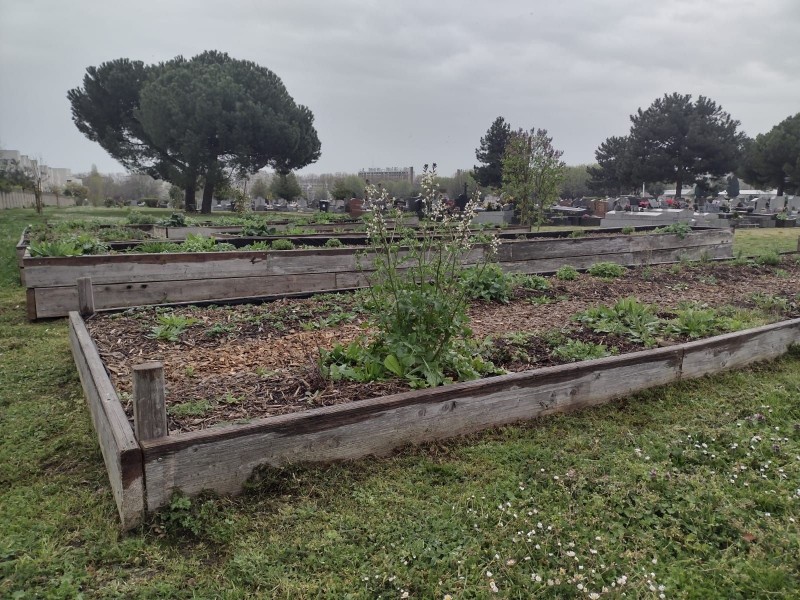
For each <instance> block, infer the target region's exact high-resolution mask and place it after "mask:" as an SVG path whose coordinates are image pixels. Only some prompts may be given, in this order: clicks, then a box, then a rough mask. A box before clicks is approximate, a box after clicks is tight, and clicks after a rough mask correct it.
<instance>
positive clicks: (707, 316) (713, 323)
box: [665, 304, 725, 339]
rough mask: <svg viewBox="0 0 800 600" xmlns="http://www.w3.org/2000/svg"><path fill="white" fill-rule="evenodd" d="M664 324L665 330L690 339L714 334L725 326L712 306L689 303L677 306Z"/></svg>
mask: <svg viewBox="0 0 800 600" xmlns="http://www.w3.org/2000/svg"><path fill="white" fill-rule="evenodd" d="M676 315H677V316H676V317H675V318H674V319H672V320H670V321H668V322H667V324H666V328H665V329H666V332H667V333H670V334H672V335H680V336H688V337H690V338H692V339H696V338H701V337H708V336H711V335H715V334H717V333H719V332H720V331H723V330H724V329H725V328H724V326H723V322H722V321H721V320H720V318H719V317H718V315H717V312H716V311H715V310H714V309H713V308H708V307H704V306H698V305H695V304H690V305H687V306H684V307H682V308H679V309H678V310H677V311H676Z"/></svg>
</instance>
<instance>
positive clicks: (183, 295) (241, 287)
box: [34, 273, 337, 319]
mask: <svg viewBox="0 0 800 600" xmlns="http://www.w3.org/2000/svg"><path fill="white" fill-rule="evenodd" d="M336 275H337V273H312V274H310V275H284V276H277V277H231V278H228V279H208V280H190V281H155V282H152V283H135V284H123V283H119V284H109V285H95V286H94V290H95V309H97V310H102V309H106V308H125V307H130V306H143V305H149V304H169V303H171V302H191V301H194V302H203V301H207V300H228V299H231V298H247V297H257V296H273V295H280V294H291V293H298V292H322V291H333V290H336V289H337V287H336ZM34 302H35V307H36V314H35V318H38V319H46V318H51V317H60V316H64V315H66V314H67V313H68V312H69V311H71V310H78V294H77V291H76V288H75V287H74V286H73V287H52V288H38V289H37V290H36V295H35V300H34Z"/></svg>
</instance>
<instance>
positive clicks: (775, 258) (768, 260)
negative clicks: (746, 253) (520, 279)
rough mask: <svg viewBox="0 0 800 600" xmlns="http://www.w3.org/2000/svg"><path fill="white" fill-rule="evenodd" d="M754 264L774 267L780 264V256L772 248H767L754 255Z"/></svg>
mask: <svg viewBox="0 0 800 600" xmlns="http://www.w3.org/2000/svg"><path fill="white" fill-rule="evenodd" d="M755 262H756V264H759V265H769V266H771V267H776V266H778V265H780V264H781V257H780V256H779V255H778V253H777V252H775V251H774V250H767V251H766V252H764V253H762V254H759V255H758V256H756V257H755Z"/></svg>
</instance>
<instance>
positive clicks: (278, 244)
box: [270, 240, 294, 250]
mask: <svg viewBox="0 0 800 600" xmlns="http://www.w3.org/2000/svg"><path fill="white" fill-rule="evenodd" d="M270 248H271V249H272V250H294V242H292V240H275V241H273V242H272V245H271V246H270Z"/></svg>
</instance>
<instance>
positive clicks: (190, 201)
mask: <svg viewBox="0 0 800 600" xmlns="http://www.w3.org/2000/svg"><path fill="white" fill-rule="evenodd" d="M194 186H195V182H194V181H193V182H191V183H190V184H189V185H187V186H186V189H185V190H184V194H183V203H184V206H185V207H186V208H185V210H186V212H196V211H197V202H196V200H195V187H194Z"/></svg>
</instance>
